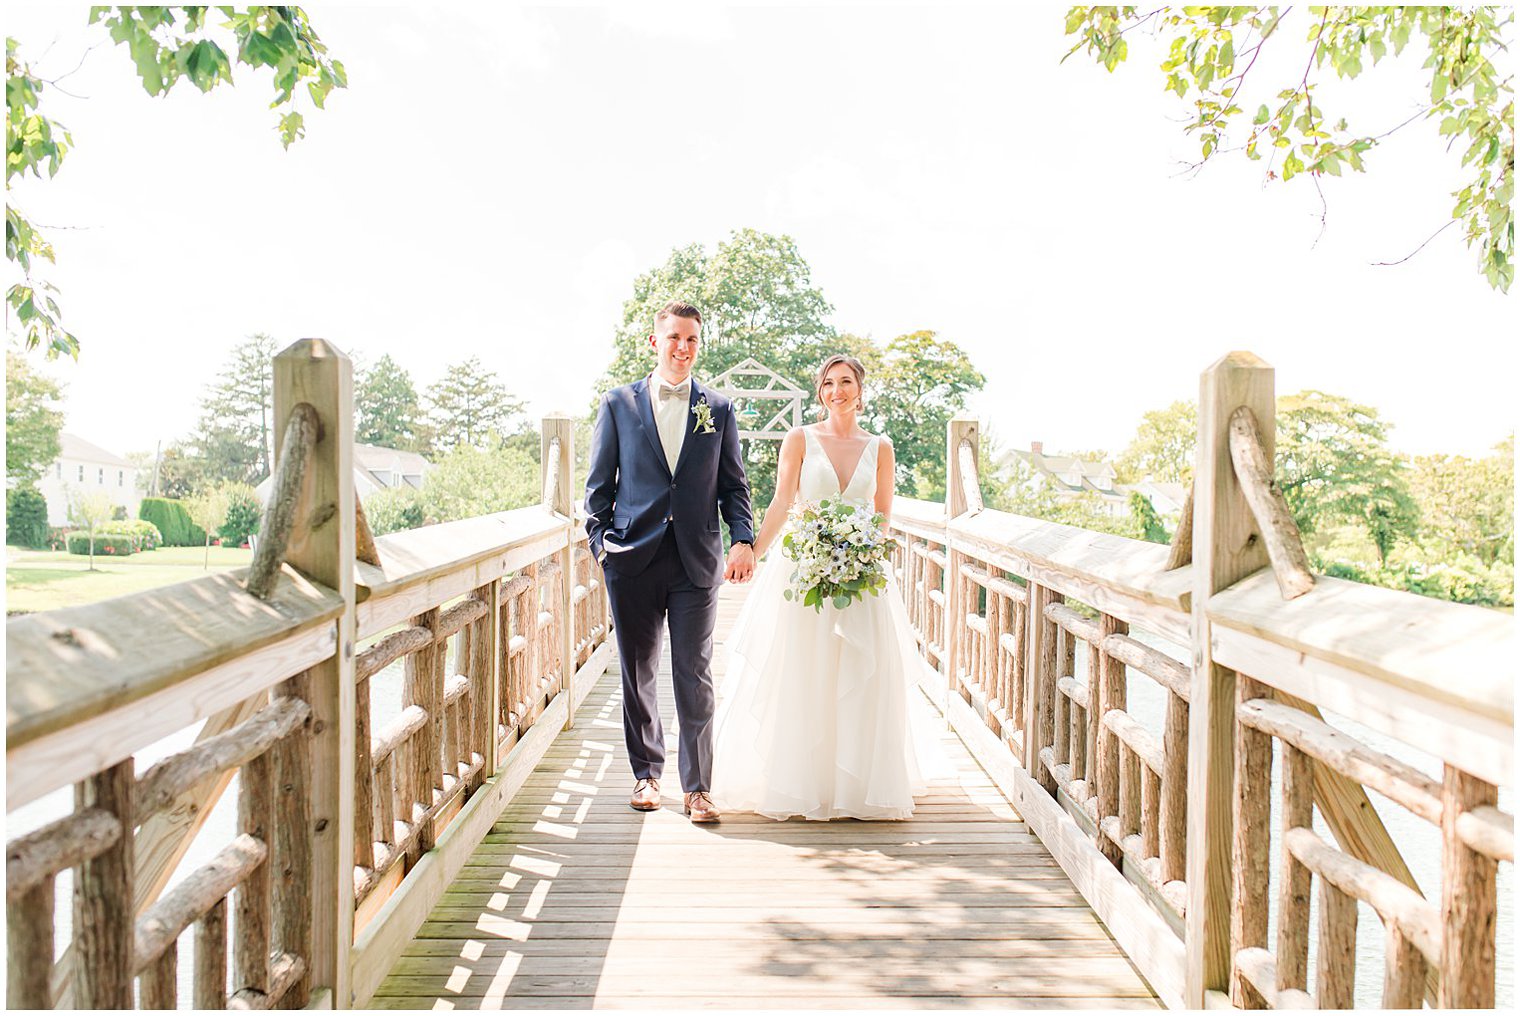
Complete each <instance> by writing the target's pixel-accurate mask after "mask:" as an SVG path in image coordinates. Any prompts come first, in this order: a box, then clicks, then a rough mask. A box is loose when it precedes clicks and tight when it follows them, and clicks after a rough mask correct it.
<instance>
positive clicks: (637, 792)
mask: <svg viewBox="0 0 1520 1016" xmlns="http://www.w3.org/2000/svg"><path fill="white" fill-rule="evenodd" d="M628 807H630V808H632V809H633V810H634V811H659V810H660V781H659V780H650V779H645V780H640V781H639V782H637V783H635V784H634V785H633V796H632V797H630V798H629V799H628Z"/></svg>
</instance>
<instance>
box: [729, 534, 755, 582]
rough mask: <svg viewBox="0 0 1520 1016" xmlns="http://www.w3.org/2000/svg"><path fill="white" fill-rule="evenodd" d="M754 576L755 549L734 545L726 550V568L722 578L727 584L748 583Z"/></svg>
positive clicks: (747, 545)
mask: <svg viewBox="0 0 1520 1016" xmlns="http://www.w3.org/2000/svg"><path fill="white" fill-rule="evenodd" d="M754 574H755V548H754V547H751V546H750V545H749V544H747V543H736V544H734V545H733V546H731V547H729V548H728V566H727V567H726V568H724V569H723V578H724V579H725V580H726V581H728V582H748V581H749V580H750V579H751V578H752V577H753V576H754Z"/></svg>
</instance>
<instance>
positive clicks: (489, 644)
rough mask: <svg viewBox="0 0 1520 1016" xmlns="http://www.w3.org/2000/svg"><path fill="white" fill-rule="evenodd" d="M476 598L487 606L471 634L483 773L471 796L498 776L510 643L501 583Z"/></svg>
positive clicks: (475, 736)
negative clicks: (504, 648)
mask: <svg viewBox="0 0 1520 1016" xmlns="http://www.w3.org/2000/svg"><path fill="white" fill-rule="evenodd" d="M474 595H475V598H476V599H478V600H480V601H481V602H482V603H484V604H485V605H486V612H485V616H484V617H482V618H481V619H480V620H478V621H476V622H475V626H474V630H473V632H472V633H471V635H470V659H469V666H470V670H469V674H470V698H471V699H472V700H473V704H474V705H473V712H472V713H471V714H470V715H471V717H472V718H473V720H474V725H473V729H472V732H471V736H470V740H471V742H472V743H473V744H474V745H475V748H476V750H478V751H479V752H480V757H481V763H480V772H479V773H478V774H477V775H476V777H475V780H474V782H473V783H472V785H471V787H470V791H471V793H473V792H474V791H475V790H476V789H478V788H479V787H480V785H481V784H482V783H483V782H484V781H486V780H488V779H490V778H491V777H492V776H495V775H496V717H497V716H498V715H499V713H500V711H501V701H502V696H501V680H502V676H503V675H502V674H501V673H500V672H499V671H500V668H501V657H502V653H501V644H502V643H503V642H505V641H506V638H505V635H504V633H503V630H502V629H503V626H502V624H501V580H500V579H497V580H495V581H492V582H490V583H488V584H487V585H484V586H481V587H480V588H478V589H476V590H475V594H474Z"/></svg>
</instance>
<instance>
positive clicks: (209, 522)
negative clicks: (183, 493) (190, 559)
mask: <svg viewBox="0 0 1520 1016" xmlns="http://www.w3.org/2000/svg"><path fill="white" fill-rule="evenodd" d="M228 504H229V498H228V496H227V490H226V488H225V487H220V486H219V487H214V488H211V489H210V490H203V491H201V492H200V493H199V494H197V495H195V496H194V497H187V498H185V501H184V506H185V511H187V512H189V513H190V521H192V522H194V523H195V524H196V525H197V526H199V527H200V528H201V529H203V530H205V537H206V543H205V547H206V558H205V561H204V562H203V563H202V566H201V567H202V568H210V567H211V534H212V533H214V532H216V531H217V530H218V529H220V528H221V527H222V523H224V522H226V521H227V506H228Z"/></svg>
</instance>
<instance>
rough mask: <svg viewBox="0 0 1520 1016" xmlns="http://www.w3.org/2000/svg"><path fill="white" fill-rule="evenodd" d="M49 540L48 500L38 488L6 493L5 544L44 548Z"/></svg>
mask: <svg viewBox="0 0 1520 1016" xmlns="http://www.w3.org/2000/svg"><path fill="white" fill-rule="evenodd" d="M47 538H48V517H47V498H45V497H43V496H42V494H41V492H40V491H38V490H37V488H36V487H17V488H16V489H15V490H8V491H6V492H5V542H6V543H13V544H15V545H16V546H18V547H32V548H38V547H44V546H46V545H47Z"/></svg>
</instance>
